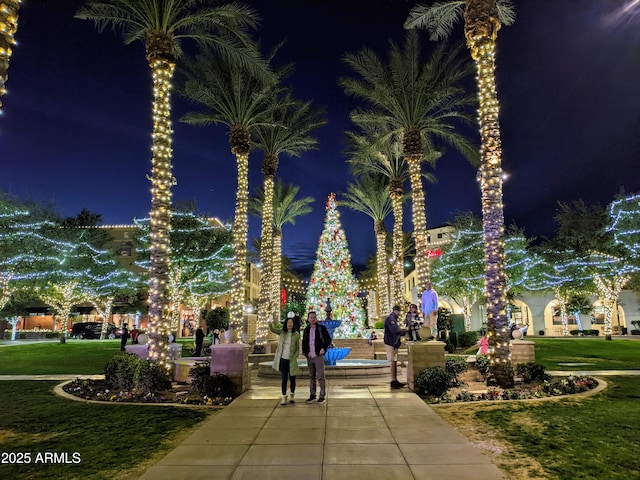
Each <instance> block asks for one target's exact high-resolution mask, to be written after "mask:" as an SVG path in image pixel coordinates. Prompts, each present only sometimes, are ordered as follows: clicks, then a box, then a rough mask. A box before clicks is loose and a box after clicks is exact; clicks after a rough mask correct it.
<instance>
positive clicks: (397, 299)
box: [347, 127, 435, 305]
mask: <svg viewBox="0 0 640 480" xmlns="http://www.w3.org/2000/svg"><path fill="white" fill-rule="evenodd" d="M362 130H363V132H365V133H364V134H363V135H358V134H355V133H353V132H347V135H348V136H349V139H350V144H351V145H350V150H349V152H348V154H349V157H350V158H349V160H347V161H348V162H349V163H350V164H351V169H352V171H353V173H354V174H355V175H363V174H374V175H377V174H380V175H384V176H385V177H387V178H388V179H389V180H388V185H389V198H390V199H391V205H392V207H393V220H394V221H393V233H392V241H393V242H392V251H391V255H390V256H389V258H390V259H391V275H390V276H391V281H390V289H389V290H390V291H389V304H390V305H404V264H403V260H404V255H403V254H402V251H403V247H402V246H403V236H404V233H403V231H402V228H403V227H402V225H403V217H404V216H403V211H402V204H403V202H404V201H405V200H406V199H407V197H406V196H405V193H404V184H405V183H406V182H407V181H408V180H409V168H408V166H407V162H405V161H404V158H403V157H402V152H401V149H402V146H401V145H400V142H398V141H396V140H395V139H389V140H388V141H387V142H386V143H384V144H382V145H376V138H377V137H379V136H380V134H379V133H378V132H377V131H376V129H371V128H367V127H362ZM378 143H379V142H378ZM423 178H424V179H425V180H427V181H429V182H433V181H434V180H435V179H434V177H433V175H431V174H429V173H427V172H423ZM385 271H387V269H386V268H385Z"/></svg>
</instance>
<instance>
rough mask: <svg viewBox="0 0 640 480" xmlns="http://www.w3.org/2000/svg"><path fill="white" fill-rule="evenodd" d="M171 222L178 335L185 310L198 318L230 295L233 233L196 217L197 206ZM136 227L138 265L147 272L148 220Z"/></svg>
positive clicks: (173, 322)
mask: <svg viewBox="0 0 640 480" xmlns="http://www.w3.org/2000/svg"><path fill="white" fill-rule="evenodd" d="M172 218H173V221H172V224H171V235H170V238H171V243H170V245H171V257H170V267H169V299H170V302H171V310H170V312H171V315H170V319H171V325H170V328H171V331H177V330H178V329H179V328H180V320H181V317H182V310H181V308H182V307H183V306H185V305H186V306H189V307H190V308H192V309H193V310H194V314H195V315H199V312H200V311H201V309H202V308H203V307H204V305H205V303H206V299H208V298H211V297H212V296H218V295H221V294H223V293H227V292H228V291H229V287H230V276H229V269H230V266H231V262H232V258H233V249H232V246H231V231H230V230H229V229H228V228H227V227H225V226H223V225H221V224H220V223H219V222H217V221H216V220H212V219H207V218H204V217H201V216H198V215H196V214H195V206H193V205H187V206H185V207H184V208H181V209H179V210H175V211H173V212H172ZM136 224H137V225H138V226H139V230H138V232H137V238H136V239H135V241H136V243H137V245H138V247H137V248H138V250H139V253H140V255H139V258H138V260H137V261H136V265H138V266H139V267H141V268H148V266H149V261H150V260H149V243H150V242H149V219H142V220H136ZM196 318H198V317H197V316H196Z"/></svg>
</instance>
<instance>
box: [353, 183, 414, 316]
mask: <svg viewBox="0 0 640 480" xmlns="http://www.w3.org/2000/svg"><path fill="white" fill-rule="evenodd" d="M342 205H344V206H345V207H348V208H351V209H352V210H355V211H357V212H361V213H364V214H365V215H367V216H369V217H370V218H371V219H372V220H373V232H374V235H375V237H376V277H377V279H376V290H377V291H378V300H379V306H378V317H381V316H383V315H385V314H386V313H387V312H388V311H389V309H390V308H391V307H390V305H389V287H388V285H389V283H388V280H389V279H388V275H387V251H386V241H387V229H386V227H385V224H384V221H385V219H386V218H387V217H388V216H389V214H390V213H391V212H392V210H393V208H392V206H391V199H390V198H389V188H388V179H387V177H385V176H383V175H380V174H378V175H365V176H362V177H360V178H359V179H357V180H356V181H355V182H353V183H350V184H349V185H347V192H346V193H345V194H344V200H342ZM401 263H402V261H401ZM394 305H395V304H394Z"/></svg>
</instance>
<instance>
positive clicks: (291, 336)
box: [269, 318, 300, 405]
mask: <svg viewBox="0 0 640 480" xmlns="http://www.w3.org/2000/svg"><path fill="white" fill-rule="evenodd" d="M269 328H270V330H271V331H272V332H273V333H276V334H278V348H277V349H276V354H275V357H273V368H274V370H278V371H279V372H280V375H281V376H282V401H281V402H280V405H286V404H287V402H288V403H295V400H294V399H293V398H294V396H295V393H296V375H298V374H299V373H300V368H299V367H298V355H300V332H298V331H297V330H296V327H295V322H294V320H293V318H287V321H286V322H285V324H284V326H283V327H282V331H280V329H279V328H278V327H277V326H275V325H274V324H273V323H270V324H269ZM287 381H289V382H290V384H291V389H290V390H289V396H288V398H287Z"/></svg>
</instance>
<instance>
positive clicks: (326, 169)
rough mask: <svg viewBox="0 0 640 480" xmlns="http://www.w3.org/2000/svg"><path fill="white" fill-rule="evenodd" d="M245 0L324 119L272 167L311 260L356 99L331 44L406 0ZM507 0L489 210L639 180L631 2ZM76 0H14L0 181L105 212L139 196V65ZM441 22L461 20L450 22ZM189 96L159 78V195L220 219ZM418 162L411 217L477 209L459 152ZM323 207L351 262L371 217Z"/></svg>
mask: <svg viewBox="0 0 640 480" xmlns="http://www.w3.org/2000/svg"><path fill="white" fill-rule="evenodd" d="M247 3H250V4H251V5H253V6H254V7H255V8H256V9H257V10H258V11H259V12H260V13H261V15H262V17H263V20H262V27H261V29H260V30H259V32H258V36H259V37H260V39H261V43H262V44H263V45H264V46H265V47H271V46H273V45H274V44H275V43H276V42H278V41H280V40H282V39H286V40H287V43H286V44H285V46H284V47H283V48H282V49H281V51H280V53H279V55H278V57H277V61H279V62H282V63H284V62H286V61H293V62H295V63H296V66H297V67H296V73H295V74H294V75H293V77H292V80H291V84H292V86H293V88H294V91H295V94H296V95H297V96H298V97H299V98H302V99H313V100H314V103H315V104H316V105H318V106H323V107H325V108H326V110H327V119H328V124H327V125H326V126H325V127H323V128H322V129H320V130H319V131H317V133H316V137H317V138H318V139H319V141H320V150H319V151H317V152H310V153H306V154H303V156H302V157H301V158H286V157H281V162H280V167H279V176H280V177H281V178H282V179H283V180H285V181H286V182H290V183H295V184H297V185H300V186H301V187H302V189H301V193H302V194H304V195H306V196H312V197H314V198H315V199H316V202H315V204H314V211H313V213H312V214H310V215H307V216H306V217H301V218H300V219H299V220H298V221H297V222H296V225H295V226H286V227H285V229H284V245H283V248H284V253H285V254H286V255H288V256H289V257H291V258H292V259H293V260H294V262H295V265H297V266H302V265H304V264H311V263H312V262H313V259H314V256H315V250H316V246H317V241H318V238H319V236H320V233H321V231H322V227H323V221H324V203H325V201H326V198H327V195H328V194H329V193H330V192H332V191H336V192H341V191H344V190H346V185H347V183H348V182H349V181H350V179H351V177H350V175H349V172H348V167H347V165H346V163H345V159H344V157H343V156H342V154H341V152H342V150H343V148H344V145H343V139H344V131H346V130H348V129H351V128H352V126H351V124H350V121H349V118H348V114H349V111H350V110H351V109H352V108H353V107H354V106H355V105H356V103H355V102H354V101H353V100H352V99H350V98H348V97H347V96H346V95H345V94H344V93H343V92H342V89H341V88H340V87H339V86H338V78H339V77H340V76H343V75H347V74H349V73H350V72H349V71H348V70H347V68H346V67H345V65H344V64H343V62H342V57H343V55H344V53H345V52H354V51H356V50H358V49H359V48H361V47H362V46H364V45H367V46H369V47H372V48H373V49H374V50H375V51H376V52H378V54H379V55H381V56H383V57H386V54H387V52H388V39H389V38H393V39H394V40H396V41H398V42H401V41H402V35H403V28H402V24H403V22H404V20H405V19H406V16H407V13H408V11H409V9H410V8H411V6H412V5H413V2H405V1H397V0H396V1H391V0H387V1H383V0H379V1H375V0H367V1H364V0H357V1H354V0H348V1H347V0H324V1H323V0H315V1H314V0H262V1H253V2H247ZM515 3H516V9H517V20H516V23H515V24H514V25H513V26H511V27H504V28H503V29H502V30H501V31H500V34H499V37H498V55H497V64H498V67H497V68H498V71H497V81H498V92H499V99H500V102H501V117H500V120H501V127H502V141H503V166H504V170H505V171H506V172H508V173H509V175H510V178H509V179H508V181H507V182H506V183H505V186H504V201H505V216H506V221H507V223H516V224H517V225H518V226H520V227H523V228H524V229H525V234H527V235H528V236H538V237H540V236H551V235H553V233H554V228H555V226H554V223H553V220H552V217H553V214H554V213H555V211H556V208H557V202H558V201H564V202H570V201H573V200H575V199H578V198H582V199H583V200H584V201H585V202H586V203H587V204H594V203H601V204H603V205H606V204H607V203H609V202H610V201H611V200H612V199H613V197H614V195H616V194H617V193H618V191H619V190H620V188H621V187H623V188H624V189H625V191H626V192H628V193H629V192H637V191H640V175H638V166H639V162H638V157H639V151H640V149H639V146H640V145H639V141H638V139H639V138H640V28H638V26H639V25H638V24H639V23H640V12H638V11H636V10H633V9H631V10H630V11H628V12H626V13H625V14H624V15H616V11H617V9H620V8H621V7H620V5H621V4H623V3H624V2H622V1H621V0H579V1H578V0H554V1H551V0H538V1H535V2H533V1H528V2H519V1H516V2H515ZM344 4H348V5H347V6H345V5H344ZM78 5H79V2H78V1H75V0H68V1H67V0H55V1H54V0H46V1H43V0H23V2H22V7H21V10H20V20H19V22H20V23H19V27H18V33H17V35H16V37H17V40H18V45H17V46H16V47H15V48H14V53H13V57H12V59H11V65H10V68H9V81H8V83H7V89H8V95H6V96H5V97H4V99H3V101H4V106H3V115H2V117H0V152H2V155H1V157H0V158H2V165H3V168H2V174H1V175H0V189H3V190H5V191H7V192H9V193H12V194H15V195H18V196H19V197H21V198H23V199H31V200H39V201H43V202H50V203H52V204H53V205H54V206H55V208H56V210H57V211H58V212H59V213H60V214H61V215H63V216H71V215H76V214H77V213H78V212H79V211H80V210H81V209H82V208H88V209H89V210H91V211H93V212H96V213H100V214H102V216H103V220H104V223H105V224H122V223H131V222H132V219H133V218H134V217H137V218H141V217H145V216H147V215H148V211H149V208H150V192H149V181H148V180H147V179H146V175H147V174H148V173H149V170H150V163H151V162H150V158H151V156H150V155H151V154H150V142H151V113H150V112H151V75H150V71H149V68H148V66H147V63H146V60H145V58H144V49H143V45H142V44H141V43H140V44H134V45H129V46H125V45H123V42H122V40H121V37H119V36H117V35H116V34H114V33H113V32H112V31H111V30H106V31H104V32H103V33H99V32H98V31H97V30H96V29H95V27H94V24H93V23H92V22H89V21H83V20H77V19H74V18H73V15H74V13H75V11H76V9H77V6H78ZM618 11H619V10H618ZM634 15H635V17H634ZM424 38H425V49H427V48H429V44H428V41H427V40H426V36H425V37H424ZM455 38H457V39H459V40H460V39H461V38H462V28H461V26H458V28H457V30H456V32H455ZM191 109H192V107H191V106H190V105H188V104H187V102H185V101H184V100H183V99H181V98H179V97H178V96H177V95H174V96H173V114H174V116H173V119H174V131H175V134H174V156H173V164H174V170H173V173H174V176H175V177H176V178H177V180H178V185H177V186H176V187H175V188H174V191H173V192H174V201H181V200H191V199H196V200H197V204H198V207H199V209H200V210H201V211H202V212H203V213H206V214H208V215H212V216H216V217H218V218H220V219H223V220H225V219H230V218H232V216H233V209H234V204H235V186H236V173H235V159H234V157H233V155H232V154H231V152H230V148H229V144H228V140H227V132H226V130H225V128H222V127H221V128H212V127H210V128H196V127H192V126H188V125H185V124H182V123H180V122H179V121H178V119H179V118H180V116H182V115H183V114H184V113H186V112H187V111H189V110H191ZM261 162H262V154H261V152H257V151H256V152H254V153H253V154H252V156H251V157H250V188H251V190H252V191H253V190H254V189H255V188H256V187H258V186H259V185H260V183H261V173H260V164H261ZM433 173H434V174H435V175H436V177H437V179H438V183H436V184H434V185H426V201H427V223H428V227H429V228H432V227H437V226H441V225H442V224H444V223H445V222H447V221H450V220H452V219H453V217H454V215H455V213H456V212H458V211H466V210H472V211H473V212H475V213H476V214H479V213H480V193H479V187H478V183H477V182H476V180H475V171H474V169H473V168H472V167H471V166H470V165H468V164H467V163H466V161H465V160H464V159H462V158H461V157H460V156H458V155H456V154H455V153H454V152H449V153H447V154H446V155H445V156H444V157H443V158H442V159H441V160H440V161H439V164H438V165H437V167H436V170H435V172H433ZM405 211H406V216H405V230H408V229H411V228H412V226H411V222H410V208H409V207H408V206H407V208H406V209H405ZM341 218H342V220H343V226H344V228H345V231H346V234H347V239H348V240H349V244H350V247H351V252H352V255H353V260H354V263H363V262H364V261H365V260H366V258H367V256H368V255H370V254H371V253H373V251H374V247H375V242H374V236H373V225H372V221H371V220H370V219H369V218H368V217H366V216H364V215H363V214H358V213H354V212H350V211H348V210H346V209H342V210H341ZM250 225H251V229H250V236H258V235H259V222H258V221H257V220H256V219H252V220H251V224H250ZM390 226H391V218H390V219H389V227H390Z"/></svg>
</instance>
